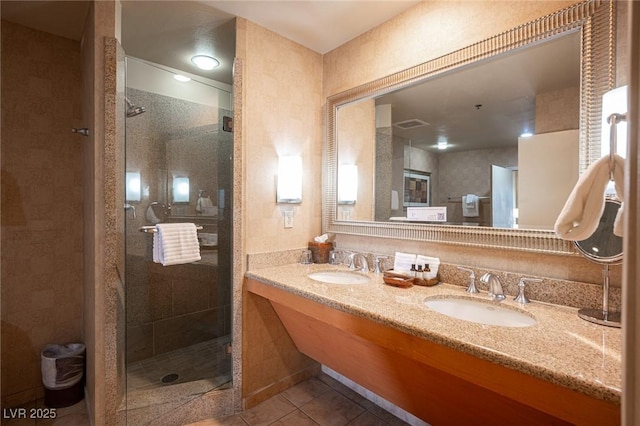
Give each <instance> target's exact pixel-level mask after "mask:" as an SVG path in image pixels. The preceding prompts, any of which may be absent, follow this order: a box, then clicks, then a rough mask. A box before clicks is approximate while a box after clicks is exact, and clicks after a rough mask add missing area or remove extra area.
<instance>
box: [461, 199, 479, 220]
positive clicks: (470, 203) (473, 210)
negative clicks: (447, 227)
mask: <svg viewBox="0 0 640 426" xmlns="http://www.w3.org/2000/svg"><path fill="white" fill-rule="evenodd" d="M478 202H479V201H478V196H477V195H474V194H467V195H464V196H463V197H462V216H464V217H478V216H480V208H479V207H478Z"/></svg>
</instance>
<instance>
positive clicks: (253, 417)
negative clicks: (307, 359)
mask: <svg viewBox="0 0 640 426" xmlns="http://www.w3.org/2000/svg"><path fill="white" fill-rule="evenodd" d="M38 404H39V405H38V406H39V407H42V401H38ZM34 407H35V404H34ZM56 414H57V416H56V418H55V419H52V420H37V421H36V420H30V419H29V420H28V419H11V420H7V419H2V424H3V425H4V424H7V425H9V426H89V425H90V423H89V419H88V416H87V411H86V407H85V401H81V402H79V403H78V404H76V405H73V406H71V407H67V408H59V409H57V410H56ZM345 425H348V426H403V425H407V423H405V422H404V421H402V420H400V419H398V418H397V417H395V416H393V415H392V414H390V413H388V412H387V411H385V410H383V409H382V408H380V407H378V406H377V405H375V404H374V403H372V402H370V401H369V400H367V399H365V398H363V397H362V396H360V395H359V394H358V393H356V392H354V391H352V390H351V389H349V388H348V387H346V386H344V385H343V384H342V383H340V382H338V381H337V380H335V379H333V378H332V377H329V376H327V375H326V374H321V375H320V376H318V377H312V378H310V379H308V380H306V381H304V382H302V383H299V384H297V385H296V386H294V387H292V388H290V389H287V390H286V391H284V392H282V393H280V394H279V395H276V396H274V397H273V398H270V399H268V400H267V401H265V402H263V403H262V404H259V405H257V406H255V407H253V408H251V409H249V410H246V411H244V412H242V413H240V414H236V415H234V416H230V417H225V418H222V419H210V420H204V421H200V422H197V423H191V424H190V425H188V426H345Z"/></svg>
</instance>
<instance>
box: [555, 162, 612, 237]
mask: <svg viewBox="0 0 640 426" xmlns="http://www.w3.org/2000/svg"><path fill="white" fill-rule="evenodd" d="M614 163H615V169H614V173H613V180H614V182H615V189H616V194H617V196H618V199H620V201H623V202H624V199H623V194H624V192H623V188H624V159H623V158H622V157H620V156H619V155H614ZM608 183H609V156H608V155H607V156H605V157H602V158H601V159H599V160H598V161H596V162H595V163H593V164H592V165H591V166H589V167H588V168H587V170H586V171H585V172H584V173H583V174H582V175H581V176H580V178H579V179H578V183H576V186H575V187H574V188H573V190H572V191H571V194H569V198H568V199H567V202H566V203H565V205H564V208H563V209H562V211H561V212H560V214H559V215H558V219H556V223H555V226H554V229H555V231H556V234H558V236H559V237H560V238H562V239H563V240H570V241H582V240H586V239H587V238H589V237H590V236H591V235H593V233H594V232H595V230H596V228H597V227H598V224H599V223H600V218H601V217H602V213H603V211H604V203H605V189H606V187H607V184H608ZM623 205H624V203H623ZM622 223H623V207H622V206H621V207H620V210H618V215H617V216H616V222H615V224H614V233H615V234H616V235H618V236H622V235H621V233H622V232H621V230H622Z"/></svg>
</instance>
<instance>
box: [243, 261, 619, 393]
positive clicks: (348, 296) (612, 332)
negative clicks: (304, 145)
mask: <svg viewBox="0 0 640 426" xmlns="http://www.w3.org/2000/svg"><path fill="white" fill-rule="evenodd" d="M337 269H341V270H347V269H346V267H344V266H331V265H327V264H324V265H300V264H291V265H284V266H278V267H273V268H265V269H258V270H254V271H249V272H247V273H246V276H247V277H248V278H252V279H255V280H258V281H260V282H263V283H265V284H268V285H271V286H273V287H276V288H279V289H283V290H285V291H288V292H290V293H293V294H296V295H299V296H301V297H304V298H307V299H310V300H313V301H315V302H318V303H321V304H323V305H327V306H330V307H332V308H335V309H338V310H340V311H343V312H347V313H350V314H354V315H358V316H360V317H365V318H369V319H371V320H372V321H376V322H378V323H381V324H384V325H387V326H389V327H393V328H395V329H398V330H400V331H403V332H405V333H408V334H411V335H414V336H417V337H421V338H424V339H427V340H429V341H432V342H435V343H438V344H441V345H444V346H447V347H450V348H453V349H456V350H459V351H461V352H465V353H468V354H471V355H474V356H477V357H478V358H482V359H485V360H488V361H491V362H494V363H496V364H499V365H503V366H505V367H508V368H512V369H514V370H517V371H520V372H522V373H525V374H529V375H531V376H534V377H537V378H540V379H543V380H546V381H549V382H551V383H554V384H557V385H560V386H564V387H567V388H570V389H573V390H576V391H578V392H582V393H584V394H587V395H589V396H593V397H595V398H598V399H602V400H605V401H609V402H613V403H620V395H621V393H622V355H621V354H622V333H621V330H620V329H617V328H612V327H605V326H600V325H597V324H593V323H590V322H587V321H584V320H582V319H580V318H579V317H578V309H576V308H571V307H566V306H560V305H551V304H547V303H542V302H536V301H533V302H531V303H529V304H527V305H520V304H518V303H516V302H514V301H513V296H508V298H507V300H504V301H503V302H500V305H501V306H503V307H511V308H514V309H517V310H520V311H526V312H527V313H529V314H530V315H532V316H533V317H534V318H535V319H536V320H537V324H535V325H533V326H530V327H523V328H521V327H501V326H489V325H483V324H476V323H473V322H469V321H463V320H458V319H454V318H451V317H448V316H445V315H443V314H440V313H438V312H435V311H432V310H430V309H429V308H427V307H426V306H425V305H424V304H423V301H424V300H425V298H427V297H430V298H431V297H443V296H461V297H467V298H478V299H483V300H487V295H486V293H484V292H483V293H482V294H479V295H470V294H468V293H466V292H465V291H464V288H463V287H460V286H456V285H450V284H444V283H441V284H438V285H436V286H433V287H418V286H413V287H410V288H408V289H402V288H397V287H392V286H388V285H386V284H384V282H383V281H382V276H381V275H376V274H373V273H369V274H368V276H369V277H370V279H371V280H370V281H369V282H368V283H366V284H353V285H345V284H325V283H321V282H318V281H314V280H312V279H310V278H308V277H307V274H309V273H311V272H316V271H326V270H337ZM494 303H498V302H494Z"/></svg>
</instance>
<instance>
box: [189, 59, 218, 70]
mask: <svg viewBox="0 0 640 426" xmlns="http://www.w3.org/2000/svg"><path fill="white" fill-rule="evenodd" d="M191 62H193V63H194V64H195V65H196V66H197V67H198V68H200V69H202V70H206V71H209V70H212V69H214V68H217V67H219V66H220V61H218V60H217V59H216V58H212V57H211V56H207V55H196V56H194V57H193V58H191Z"/></svg>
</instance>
